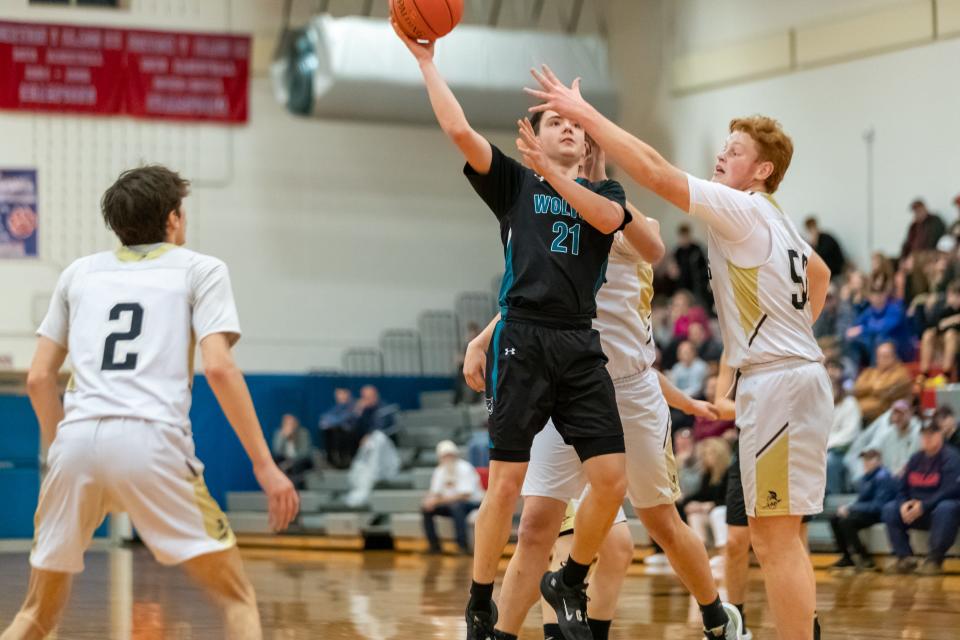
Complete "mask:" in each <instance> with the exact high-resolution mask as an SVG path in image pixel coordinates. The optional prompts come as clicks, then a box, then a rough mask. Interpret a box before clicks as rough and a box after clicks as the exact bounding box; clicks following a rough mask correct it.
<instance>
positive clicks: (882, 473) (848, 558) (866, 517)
mask: <svg viewBox="0 0 960 640" xmlns="http://www.w3.org/2000/svg"><path fill="white" fill-rule="evenodd" d="M860 457H861V458H862V459H863V468H864V472H865V475H864V476H863V479H862V480H861V484H860V493H859V494H857V499H856V501H854V502H852V503H850V504H847V505H842V506H841V507H840V508H839V509H837V513H836V515H835V516H833V517H832V518H831V519H830V526H831V528H832V529H833V536H834V539H835V540H836V543H837V546H838V547H839V549H840V553H841V554H842V555H841V557H840V559H839V560H838V561H837V562H836V563H835V564H834V565H833V566H834V567H835V568H843V567H853V566H856V567H857V568H859V569H872V568H873V567H874V563H873V559H872V558H871V557H870V554H869V553H868V552H867V549H866V547H865V546H864V545H863V541H861V540H860V533H859V532H860V530H861V529H866V528H867V527H871V526H873V525H875V524H876V523H878V522H880V517H881V514H882V512H883V507H884V505H885V504H886V503H887V502H889V501H890V500H893V498H894V496H896V494H897V481H896V479H895V478H894V477H893V476H892V475H891V474H890V472H889V471H888V470H887V469H886V467H884V466H883V460H882V459H881V455H880V452H879V451H878V450H876V449H867V450H865V451H864V452H863V453H861V454H860Z"/></svg>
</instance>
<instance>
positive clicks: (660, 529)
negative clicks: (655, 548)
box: [641, 504, 683, 549]
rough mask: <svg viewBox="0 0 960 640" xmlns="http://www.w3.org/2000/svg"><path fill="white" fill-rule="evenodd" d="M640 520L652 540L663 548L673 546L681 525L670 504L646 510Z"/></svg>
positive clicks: (674, 509) (675, 511) (678, 516)
mask: <svg viewBox="0 0 960 640" xmlns="http://www.w3.org/2000/svg"><path fill="white" fill-rule="evenodd" d="M641 521H642V522H643V526H644V527H646V529H647V533H649V534H650V537H651V538H653V540H654V542H656V543H657V544H658V545H660V546H661V547H662V548H664V549H671V548H673V546H674V545H675V544H676V541H677V538H678V536H679V535H680V527H681V526H683V522H682V521H681V520H680V515H679V514H678V513H677V510H676V508H674V506H673V505H672V504H671V505H666V506H665V507H654V508H652V509H648V510H646V511H645V512H644V513H643V514H642V518H641Z"/></svg>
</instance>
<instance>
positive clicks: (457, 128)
mask: <svg viewBox="0 0 960 640" xmlns="http://www.w3.org/2000/svg"><path fill="white" fill-rule="evenodd" d="M443 130H444V133H446V134H447V137H448V138H450V139H451V140H452V141H453V144H455V145H457V146H458V147H460V148H461V149H462V148H463V147H464V146H466V145H468V144H469V143H470V140H471V138H473V129H471V128H470V125H468V124H467V123H465V122H459V123H456V124H449V125H447V126H445V127H444V128H443Z"/></svg>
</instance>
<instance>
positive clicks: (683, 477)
mask: <svg viewBox="0 0 960 640" xmlns="http://www.w3.org/2000/svg"><path fill="white" fill-rule="evenodd" d="M674 434H675V435H674V436H673V453H674V457H675V458H676V460H677V482H678V483H679V485H680V495H682V496H688V495H692V494H693V493H694V492H696V491H697V489H698V488H700V476H701V470H700V463H699V461H698V460H697V456H696V455H695V452H696V446H695V443H694V440H693V431H691V430H690V429H677V430H675V431H674Z"/></svg>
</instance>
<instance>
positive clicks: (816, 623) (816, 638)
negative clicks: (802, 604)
mask: <svg viewBox="0 0 960 640" xmlns="http://www.w3.org/2000/svg"><path fill="white" fill-rule="evenodd" d="M813 640H820V616H818V615H817V612H816V611H814V612H813Z"/></svg>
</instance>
